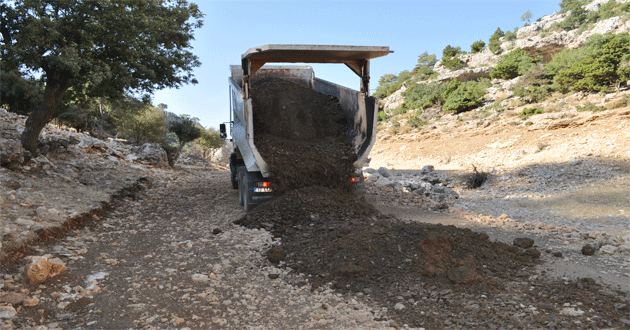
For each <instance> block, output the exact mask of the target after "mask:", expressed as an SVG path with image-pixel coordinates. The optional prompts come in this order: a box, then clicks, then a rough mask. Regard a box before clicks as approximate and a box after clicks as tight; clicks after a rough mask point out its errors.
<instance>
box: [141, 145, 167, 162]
mask: <svg viewBox="0 0 630 330" xmlns="http://www.w3.org/2000/svg"><path fill="white" fill-rule="evenodd" d="M133 150H134V151H135V152H136V154H137V156H138V158H137V160H139V161H141V162H143V163H145V164H148V165H153V166H155V167H160V168H162V167H166V166H168V157H167V155H166V151H164V149H163V148H162V147H161V146H160V145H159V144H157V143H145V144H143V145H142V146H140V147H136V148H134V149H133Z"/></svg>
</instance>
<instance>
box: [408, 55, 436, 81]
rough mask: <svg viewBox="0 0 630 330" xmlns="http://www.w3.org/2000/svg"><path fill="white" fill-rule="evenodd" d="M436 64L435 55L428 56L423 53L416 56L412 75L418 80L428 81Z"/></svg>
mask: <svg viewBox="0 0 630 330" xmlns="http://www.w3.org/2000/svg"><path fill="white" fill-rule="evenodd" d="M435 63H437V59H436V56H435V54H431V55H429V53H428V52H426V51H425V52H424V53H422V54H420V55H419V56H418V64H416V66H415V67H414V68H413V71H412V72H413V74H415V75H416V76H417V77H418V79H419V80H425V79H428V78H429V76H431V75H432V74H433V67H434V66H435Z"/></svg>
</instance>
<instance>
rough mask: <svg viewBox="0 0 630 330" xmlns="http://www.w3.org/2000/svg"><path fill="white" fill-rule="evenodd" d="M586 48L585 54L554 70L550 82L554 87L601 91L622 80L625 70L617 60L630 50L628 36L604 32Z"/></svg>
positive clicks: (621, 58)
mask: <svg viewBox="0 0 630 330" xmlns="http://www.w3.org/2000/svg"><path fill="white" fill-rule="evenodd" d="M585 47H586V46H585ZM588 47H590V52H588V53H587V55H586V56H584V57H583V58H582V59H581V60H579V61H577V62H575V63H573V64H572V65H571V66H570V67H569V68H566V69H563V70H561V71H560V72H559V73H558V75H557V76H556V78H555V81H554V85H556V86H557V88H558V90H560V91H562V92H565V91H568V90H569V89H572V90H574V91H589V92H591V91H600V92H605V91H608V90H609V89H610V86H611V85H613V84H617V85H618V84H619V81H620V80H621V79H624V77H625V76H626V69H623V67H620V63H621V62H622V61H623V60H624V58H625V56H626V54H628V53H630V35H628V34H625V33H620V34H616V35H606V36H604V37H603V38H596V39H595V40H594V41H593V42H591V43H590V44H589V45H588ZM620 68H621V69H620Z"/></svg>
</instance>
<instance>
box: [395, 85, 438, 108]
mask: <svg viewBox="0 0 630 330" xmlns="http://www.w3.org/2000/svg"><path fill="white" fill-rule="evenodd" d="M445 87H446V85H445V84H441V83H438V82H431V83H429V84H421V83H418V84H415V85H413V86H410V87H409V88H408V89H407V90H406V91H404V92H403V96H404V97H405V102H404V103H403V105H404V107H405V108H408V109H421V110H422V109H426V108H428V107H430V106H431V105H433V104H438V103H441V102H443V101H444V99H443V98H442V97H441V95H442V93H443V92H444V90H445Z"/></svg>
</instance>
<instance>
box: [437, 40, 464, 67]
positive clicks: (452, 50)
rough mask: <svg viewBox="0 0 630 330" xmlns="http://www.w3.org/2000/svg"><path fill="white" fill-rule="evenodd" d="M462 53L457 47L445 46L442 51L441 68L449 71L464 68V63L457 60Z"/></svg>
mask: <svg viewBox="0 0 630 330" xmlns="http://www.w3.org/2000/svg"><path fill="white" fill-rule="evenodd" d="M461 53H463V52H462V50H461V48H460V47H459V46H457V47H451V45H447V46H446V47H445V48H444V50H443V51H442V66H444V67H446V68H449V69H451V70H457V69H460V68H462V67H464V62H462V61H461V60H460V59H459V54H461Z"/></svg>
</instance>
